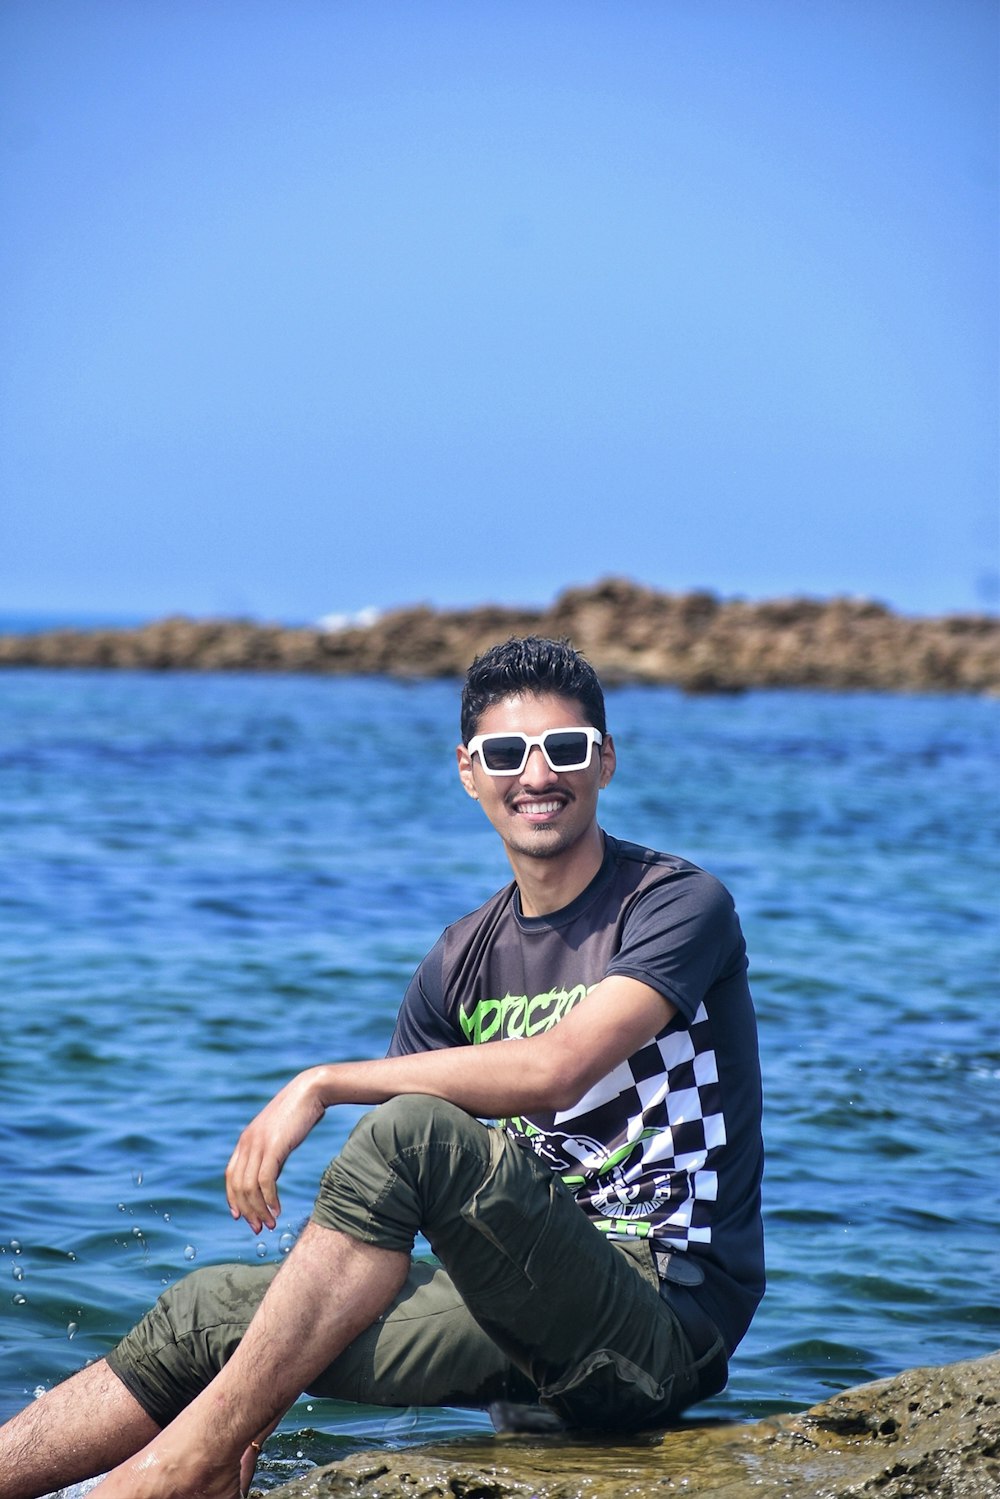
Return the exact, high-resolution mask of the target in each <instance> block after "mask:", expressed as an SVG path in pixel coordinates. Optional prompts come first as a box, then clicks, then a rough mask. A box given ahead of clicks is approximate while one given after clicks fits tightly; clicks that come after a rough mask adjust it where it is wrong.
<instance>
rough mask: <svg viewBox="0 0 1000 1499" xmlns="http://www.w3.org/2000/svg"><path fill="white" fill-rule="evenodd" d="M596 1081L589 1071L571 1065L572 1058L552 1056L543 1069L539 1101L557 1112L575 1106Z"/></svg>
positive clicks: (562, 1111) (561, 1112)
mask: <svg viewBox="0 0 1000 1499" xmlns="http://www.w3.org/2000/svg"><path fill="white" fill-rule="evenodd" d="M595 1081H596V1078H595V1077H592V1076H591V1075H590V1073H589V1071H584V1070H583V1069H582V1068H580V1067H579V1066H574V1065H573V1060H572V1058H567V1057H554V1058H553V1059H552V1062H551V1064H550V1065H549V1066H548V1067H547V1068H546V1069H545V1072H544V1079H543V1082H542V1094H543V1096H542V1098H541V1099H540V1102H541V1103H542V1105H543V1106H544V1107H545V1108H548V1109H552V1110H553V1111H554V1112H555V1113H557V1114H563V1113H566V1112H567V1110H569V1109H572V1108H575V1107H576V1105H577V1104H578V1103H579V1102H580V1099H581V1098H582V1097H583V1096H584V1094H585V1093H586V1092H587V1090H588V1089H589V1088H590V1087H592V1086H593V1084H594V1082H595Z"/></svg>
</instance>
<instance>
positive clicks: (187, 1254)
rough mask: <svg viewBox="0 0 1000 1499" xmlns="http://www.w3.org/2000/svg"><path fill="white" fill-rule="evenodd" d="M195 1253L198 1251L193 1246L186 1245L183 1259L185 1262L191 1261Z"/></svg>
mask: <svg viewBox="0 0 1000 1499" xmlns="http://www.w3.org/2000/svg"><path fill="white" fill-rule="evenodd" d="M197 1253H198V1251H197V1249H195V1247H194V1245H193V1244H186V1245H185V1246H184V1258H185V1259H186V1260H193V1259H194V1257H195V1255H196V1254H197Z"/></svg>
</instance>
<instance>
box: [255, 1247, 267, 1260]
mask: <svg viewBox="0 0 1000 1499" xmlns="http://www.w3.org/2000/svg"><path fill="white" fill-rule="evenodd" d="M266 1256H267V1245H266V1244H260V1243H258V1245H257V1258H258V1259H259V1260H262V1259H265V1258H266Z"/></svg>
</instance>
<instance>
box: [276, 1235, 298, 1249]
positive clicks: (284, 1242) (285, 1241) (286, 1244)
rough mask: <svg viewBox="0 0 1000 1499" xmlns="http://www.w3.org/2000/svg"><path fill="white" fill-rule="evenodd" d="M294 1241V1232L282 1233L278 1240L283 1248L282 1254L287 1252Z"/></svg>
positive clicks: (279, 1245)
mask: <svg viewBox="0 0 1000 1499" xmlns="http://www.w3.org/2000/svg"><path fill="white" fill-rule="evenodd" d="M294 1243H295V1235H294V1234H282V1235H281V1238H280V1239H279V1240H278V1248H279V1249H280V1250H281V1252H282V1254H287V1253H288V1251H289V1250H290V1249H291V1247H292V1245H293V1244H294Z"/></svg>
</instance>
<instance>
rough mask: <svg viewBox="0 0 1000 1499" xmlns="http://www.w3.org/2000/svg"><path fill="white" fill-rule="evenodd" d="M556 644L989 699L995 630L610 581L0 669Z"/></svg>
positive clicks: (618, 677)
mask: <svg viewBox="0 0 1000 1499" xmlns="http://www.w3.org/2000/svg"><path fill="white" fill-rule="evenodd" d="M526 634H537V635H551V636H555V637H557V638H561V637H564V636H565V637H567V638H568V639H570V640H571V641H572V642H573V644H574V645H575V646H577V647H578V648H579V649H580V650H582V651H583V652H584V654H585V655H587V656H588V657H589V658H590V660H591V661H592V662H593V664H594V666H595V667H596V668H597V670H598V672H599V673H600V675H601V676H602V678H603V680H604V681H605V682H606V683H608V684H609V685H610V684H614V683H624V682H642V683H650V684H672V685H674V686H677V687H680V688H682V689H683V690H684V691H685V692H691V693H696V692H742V691H744V690H745V689H747V688H751V687H810V688H820V689H827V690H832V691H845V690H872V691H878V692H963V693H992V694H1000V620H998V619H996V618H994V617H992V616H989V615H979V614H968V615H949V616H945V617H944V618H940V619H920V618H910V617H906V616H903V615H898V614H893V613H892V612H891V611H890V610H888V609H887V608H885V606H884V605H882V604H878V603H873V602H872V601H871V600H864V599H860V600H859V599H847V598H835V599H831V600H827V601H821V600H817V599H804V598H792V599H776V600H771V601H768V602H764V603H757V604H748V603H746V602H743V601H741V600H735V601H731V602H728V603H727V602H723V601H722V600H720V599H718V598H716V596H715V595H714V594H711V593H706V592H696V593H687V594H669V593H658V592H656V590H655V589H652V588H647V587H643V586H642V585H640V584H637V583H631V582H628V581H627V580H624V579H620V578H607V579H605V580H604V581H603V582H599V583H596V584H595V585H594V586H593V587H589V588H569V589H567V590H566V591H565V592H563V593H562V594H560V595H559V596H558V598H557V599H556V600H555V602H554V604H552V606H551V607H550V608H548V609H541V610H539V609H535V610H530V609H506V608H501V607H500V606H498V605H485V606H483V607H482V608H478V609H464V610H463V609H456V610H440V611H435V610H433V609H430V608H428V607H427V606H426V605H416V606H413V607H411V608H405V609H393V610H390V611H389V612H388V613H386V614H383V615H380V616H379V617H377V618H375V619H372V620H368V621H366V622H363V623H361V622H358V621H354V622H350V621H349V622H348V623H347V624H346V625H345V626H344V627H343V628H339V627H338V628H337V629H329V628H327V629H324V628H319V627H317V628H316V629H304V628H303V629H291V628H285V627H283V626H280V625H274V624H254V623H253V622H251V621H249V620H192V619H185V618H184V617H182V616H172V617H170V618H168V619H162V620H157V621H155V622H154V623H152V624H149V625H145V626H143V627H141V628H139V629H134V630H93V631H83V630H53V631H49V632H47V633H44V634H39V635H6V636H0V667H4V666H6V667H14V666H43V667H77V668H80V667H85V668H100V669H129V670H139V671H263V672H314V673H325V674H333V675H352V676H358V675H360V676H373V675H374V676H394V677H460V676H462V675H463V674H464V672H465V669H466V667H467V666H468V664H469V662H470V661H471V660H472V657H473V656H474V655H475V654H476V653H477V652H479V651H482V650H484V649H485V648H486V647H487V646H489V645H492V644H493V643H494V642H495V641H498V640H505V639H506V638H507V637H508V636H510V635H526Z"/></svg>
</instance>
